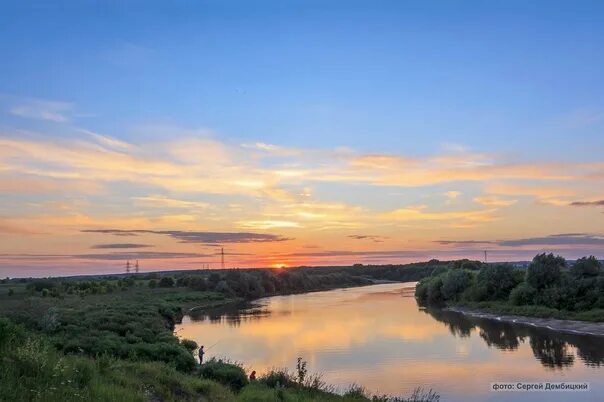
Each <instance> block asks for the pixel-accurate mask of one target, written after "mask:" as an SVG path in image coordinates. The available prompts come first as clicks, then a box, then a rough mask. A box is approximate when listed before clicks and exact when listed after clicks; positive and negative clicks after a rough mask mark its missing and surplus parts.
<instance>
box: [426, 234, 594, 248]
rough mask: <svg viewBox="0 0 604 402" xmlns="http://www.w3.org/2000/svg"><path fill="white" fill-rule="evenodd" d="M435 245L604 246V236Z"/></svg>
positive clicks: (570, 235)
mask: <svg viewBox="0 0 604 402" xmlns="http://www.w3.org/2000/svg"><path fill="white" fill-rule="evenodd" d="M435 243H438V244H441V245H446V246H472V245H477V246H483V245H493V246H500V247H524V246H564V247H572V246H600V245H604V236H601V235H595V234H589V233H560V234H553V235H548V236H542V237H529V238H522V239H507V240H436V241H435Z"/></svg>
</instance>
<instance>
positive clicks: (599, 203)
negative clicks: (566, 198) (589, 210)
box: [568, 200, 604, 207]
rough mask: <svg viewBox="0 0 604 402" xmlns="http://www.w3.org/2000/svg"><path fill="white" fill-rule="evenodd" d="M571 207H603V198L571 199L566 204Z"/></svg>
mask: <svg viewBox="0 0 604 402" xmlns="http://www.w3.org/2000/svg"><path fill="white" fill-rule="evenodd" d="M568 205H570V206H573V207H603V206H604V200H596V201H573V202H571V203H570V204H568Z"/></svg>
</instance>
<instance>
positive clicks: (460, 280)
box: [441, 269, 471, 300]
mask: <svg viewBox="0 0 604 402" xmlns="http://www.w3.org/2000/svg"><path fill="white" fill-rule="evenodd" d="M470 281H471V276H470V274H469V273H468V272H467V271H465V270H463V269H452V270H450V271H449V272H447V273H446V274H445V276H444V277H443V280H442V289H441V292H442V297H443V298H444V299H445V300H456V299H457V298H458V296H459V295H460V294H461V292H463V291H464V290H465V289H466V288H467V287H468V286H469V285H470Z"/></svg>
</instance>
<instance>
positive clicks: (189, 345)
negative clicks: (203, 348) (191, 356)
mask: <svg viewBox="0 0 604 402" xmlns="http://www.w3.org/2000/svg"><path fill="white" fill-rule="evenodd" d="M180 344H181V345H182V346H184V347H185V349H187V350H188V351H189V352H191V353H193V351H195V350H196V349H197V342H195V341H192V340H190V339H183V340H182V341H180Z"/></svg>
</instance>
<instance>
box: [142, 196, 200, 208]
mask: <svg viewBox="0 0 604 402" xmlns="http://www.w3.org/2000/svg"><path fill="white" fill-rule="evenodd" d="M132 199H133V200H135V201H137V202H139V203H141V204H145V205H149V206H152V207H168V208H186V209H204V208H207V207H209V206H210V204H208V203H207V202H200V201H188V200H180V199H175V198H170V197H166V196H163V195H151V196H147V197H133V198H132Z"/></svg>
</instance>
